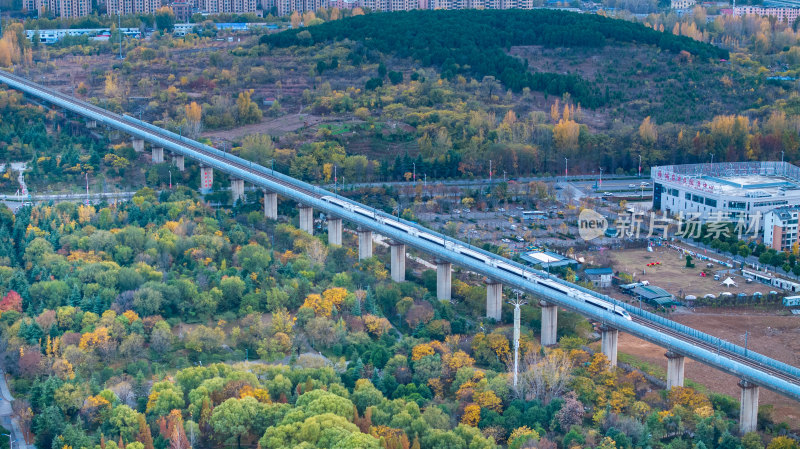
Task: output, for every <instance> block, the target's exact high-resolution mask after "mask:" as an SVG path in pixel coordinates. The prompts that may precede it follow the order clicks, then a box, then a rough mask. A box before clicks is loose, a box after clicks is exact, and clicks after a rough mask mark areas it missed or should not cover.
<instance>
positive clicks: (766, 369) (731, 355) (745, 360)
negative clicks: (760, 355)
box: [632, 315, 800, 385]
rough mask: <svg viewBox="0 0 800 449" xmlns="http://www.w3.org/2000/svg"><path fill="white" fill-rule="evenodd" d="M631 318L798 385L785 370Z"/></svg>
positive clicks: (638, 318) (796, 379)
mask: <svg viewBox="0 0 800 449" xmlns="http://www.w3.org/2000/svg"><path fill="white" fill-rule="evenodd" d="M632 318H633V322H634V323H638V324H641V325H642V326H647V327H649V328H651V329H653V330H656V331H658V332H661V333H664V334H667V335H671V336H672V337H675V338H678V339H681V340H683V341H686V342H690V343H692V344H693V345H695V346H698V347H701V348H704V349H706V350H708V351H711V352H716V353H717V354H718V355H724V356H725V357H728V358H730V359H733V360H736V361H738V362H739V363H742V364H745V365H748V366H751V367H753V368H757V369H759V370H761V371H764V372H766V373H768V374H770V375H771V376H775V377H777V378H779V379H783V380H785V381H787V382H790V383H793V384H795V385H800V379H798V378H797V377H795V376H792V375H790V374H788V373H785V372H783V371H781V370H779V369H776V368H774V367H771V366H768V365H765V364H762V363H758V362H757V361H755V360H753V359H751V358H748V357H745V356H743V355H741V354H737V353H735V352H732V351H728V350H725V349H721V347H720V346H719V345H713V344H711V343H709V342H707V341H703V340H700V339H698V338H693V337H691V336H688V335H686V334H682V333H681V332H678V331H676V330H675V329H671V328H669V327H667V326H662V325H659V324H658V323H654V322H652V321H648V320H645V319H644V318H642V317H639V316H635V315H633V316H632ZM681 355H683V354H681ZM689 357H690V358H691V356H689Z"/></svg>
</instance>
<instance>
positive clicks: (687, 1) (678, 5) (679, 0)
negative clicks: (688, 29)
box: [669, 0, 697, 9]
mask: <svg viewBox="0 0 800 449" xmlns="http://www.w3.org/2000/svg"><path fill="white" fill-rule="evenodd" d="M696 4H697V1H696V0H671V1H670V2H669V6H670V8H672V9H689V8H691V7H693V6H694V5H696Z"/></svg>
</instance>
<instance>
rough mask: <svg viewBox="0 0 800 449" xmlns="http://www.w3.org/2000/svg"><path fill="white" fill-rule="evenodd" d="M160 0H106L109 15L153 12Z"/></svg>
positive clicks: (159, 4) (158, 5)
mask: <svg viewBox="0 0 800 449" xmlns="http://www.w3.org/2000/svg"><path fill="white" fill-rule="evenodd" d="M160 7H161V0H106V12H107V13H108V14H109V15H118V14H119V15H126V14H155V12H156V10H157V9H158V8H160Z"/></svg>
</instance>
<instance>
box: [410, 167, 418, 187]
mask: <svg viewBox="0 0 800 449" xmlns="http://www.w3.org/2000/svg"><path fill="white" fill-rule="evenodd" d="M411 165H412V166H413V167H414V185H416V184H417V163H416V162H412V163H411Z"/></svg>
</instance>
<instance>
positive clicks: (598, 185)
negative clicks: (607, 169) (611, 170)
mask: <svg viewBox="0 0 800 449" xmlns="http://www.w3.org/2000/svg"><path fill="white" fill-rule="evenodd" d="M602 187H603V167H600V182H599V183H598V184H597V188H602Z"/></svg>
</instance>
